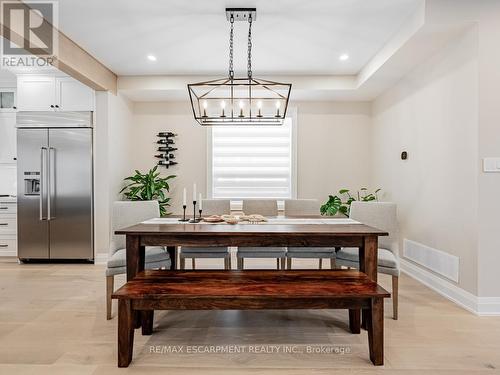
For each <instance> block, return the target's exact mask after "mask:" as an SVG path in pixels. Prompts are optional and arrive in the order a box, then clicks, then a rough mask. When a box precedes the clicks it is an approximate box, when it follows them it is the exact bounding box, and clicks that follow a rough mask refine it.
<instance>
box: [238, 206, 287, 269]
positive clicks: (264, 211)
mask: <svg viewBox="0 0 500 375" xmlns="http://www.w3.org/2000/svg"><path fill="white" fill-rule="evenodd" d="M243 212H244V213H245V214H246V215H252V214H260V215H263V216H278V202H277V201H276V200H270V199H248V200H246V199H245V200H243ZM236 257H237V259H238V269H239V270H242V269H243V268H244V267H245V264H244V261H245V258H275V259H276V268H277V269H280V268H281V269H285V258H286V247H256V246H252V247H238V252H237V253H236ZM280 261H281V265H280Z"/></svg>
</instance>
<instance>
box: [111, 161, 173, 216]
mask: <svg viewBox="0 0 500 375" xmlns="http://www.w3.org/2000/svg"><path fill="white" fill-rule="evenodd" d="M157 169H158V166H155V167H154V168H153V169H150V170H149V171H148V172H147V173H141V172H140V171H138V170H137V169H136V170H135V175H133V176H129V177H127V178H125V179H124V181H127V182H129V181H130V182H129V183H128V184H127V185H126V186H125V187H124V188H123V189H121V190H120V193H122V192H124V195H125V197H126V198H127V199H128V200H131V201H150V200H157V201H158V203H159V204H160V215H161V216H166V215H170V213H169V212H167V207H168V206H170V203H169V201H170V198H169V197H167V196H166V194H167V193H168V192H169V191H170V186H169V184H168V180H171V179H172V178H174V177H176V176H175V175H170V176H167V177H160V172H157Z"/></svg>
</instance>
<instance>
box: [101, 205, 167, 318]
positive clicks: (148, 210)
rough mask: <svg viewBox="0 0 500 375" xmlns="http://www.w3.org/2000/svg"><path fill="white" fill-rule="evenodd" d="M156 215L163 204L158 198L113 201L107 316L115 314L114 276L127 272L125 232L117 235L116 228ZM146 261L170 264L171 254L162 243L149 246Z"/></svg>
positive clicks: (155, 265)
mask: <svg viewBox="0 0 500 375" xmlns="http://www.w3.org/2000/svg"><path fill="white" fill-rule="evenodd" d="M155 217H160V206H159V204H158V202H157V201H120V202H114V203H113V214H112V222H111V229H112V233H111V245H110V252H109V258H108V263H107V267H106V317H107V319H108V320H109V319H111V316H112V301H111V294H112V293H113V289H114V277H115V275H119V274H123V273H126V272H127V260H126V255H127V251H126V249H125V236H117V235H115V230H117V229H121V228H125V227H128V226H131V225H134V224H138V223H140V222H141V221H144V220H148V219H152V218H155ZM145 263H146V264H145V268H146V269H155V268H170V256H169V255H168V252H167V250H166V249H165V248H164V247H162V246H146V258H145Z"/></svg>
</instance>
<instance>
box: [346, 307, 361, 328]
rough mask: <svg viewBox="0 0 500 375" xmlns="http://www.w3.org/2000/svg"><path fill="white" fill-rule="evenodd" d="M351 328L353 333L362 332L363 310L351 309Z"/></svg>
mask: <svg viewBox="0 0 500 375" xmlns="http://www.w3.org/2000/svg"><path fill="white" fill-rule="evenodd" d="M349 329H350V330H351V333H360V332H361V311H360V310H359V309H349Z"/></svg>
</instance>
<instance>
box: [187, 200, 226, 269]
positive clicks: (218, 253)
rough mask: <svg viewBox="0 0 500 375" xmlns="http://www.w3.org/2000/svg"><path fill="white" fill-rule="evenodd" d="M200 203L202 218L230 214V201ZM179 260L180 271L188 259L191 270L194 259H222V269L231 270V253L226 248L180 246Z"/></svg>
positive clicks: (204, 201) (193, 266) (194, 267)
mask: <svg viewBox="0 0 500 375" xmlns="http://www.w3.org/2000/svg"><path fill="white" fill-rule="evenodd" d="M202 203H203V211H202V213H203V215H204V216H210V215H228V214H229V213H230V212H231V201H230V200H229V199H203V201H202ZM207 225H208V224H207ZM179 258H180V259H179V260H180V262H179V263H180V269H181V270H183V269H185V268H186V259H188V258H191V264H192V268H193V269H196V258H222V259H224V269H226V270H230V269H231V252H230V251H229V248H228V247H227V246H213V247H209V246H207V247H195V246H182V247H181V249H180V253H179Z"/></svg>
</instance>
